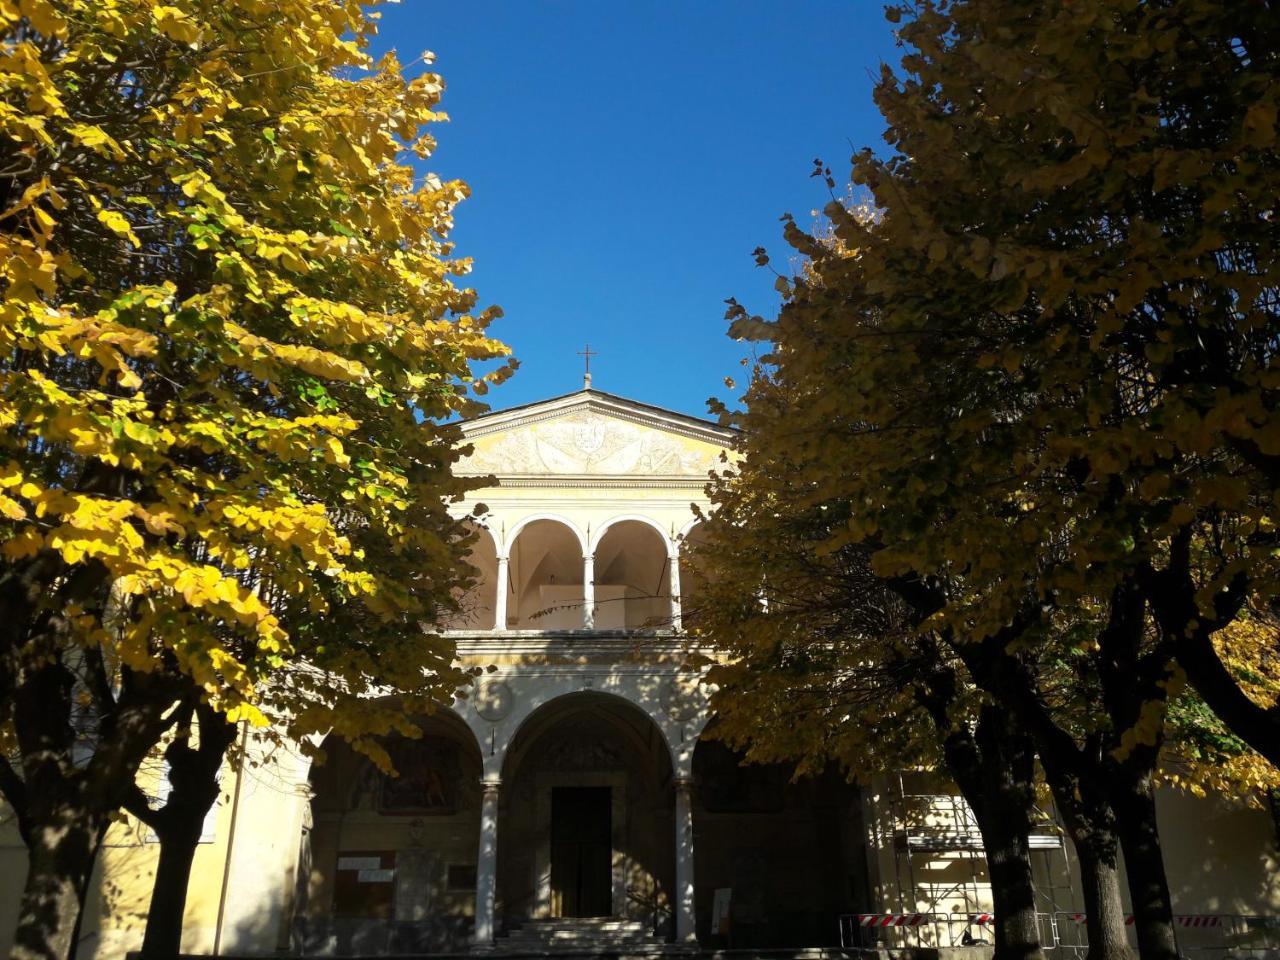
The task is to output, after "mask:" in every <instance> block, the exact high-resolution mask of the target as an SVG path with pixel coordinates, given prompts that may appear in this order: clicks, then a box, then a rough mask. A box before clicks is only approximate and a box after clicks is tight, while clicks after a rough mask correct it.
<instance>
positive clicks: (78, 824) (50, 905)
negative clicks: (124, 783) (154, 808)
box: [10, 802, 106, 960]
mask: <svg viewBox="0 0 1280 960" xmlns="http://www.w3.org/2000/svg"><path fill="white" fill-rule="evenodd" d="M29 816H30V822H31V827H32V830H31V841H32V842H31V845H30V846H29V847H28V848H27V852H28V860H27V864H28V865H27V882H26V885H25V887H24V888H23V891H22V900H21V902H20V904H19V907H18V924H17V927H16V929H15V930H14V935H13V953H12V954H11V955H10V956H11V958H12V960H70V958H73V957H74V955H75V947H76V943H75V934H76V929H77V927H78V921H79V918H80V912H81V910H83V909H84V898H85V894H86V892H87V891H88V887H89V877H90V874H91V873H92V871H93V862H94V858H95V855H96V852H97V846H98V839H99V837H100V835H101V831H102V829H103V828H104V827H105V825H106V824H105V821H104V820H103V819H102V818H101V817H97V816H95V815H94V814H93V813H92V811H90V810H88V809H86V808H84V807H83V806H81V805H79V804H74V803H68V802H63V803H59V804H57V805H55V806H54V807H53V809H52V810H50V811H47V812H46V811H38V812H37V811H29Z"/></svg>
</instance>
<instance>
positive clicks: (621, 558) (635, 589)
mask: <svg viewBox="0 0 1280 960" xmlns="http://www.w3.org/2000/svg"><path fill="white" fill-rule="evenodd" d="M669 563H670V561H669V559H668V556H667V542H666V538H664V537H663V536H662V534H660V533H659V532H658V531H657V530H656V529H654V528H653V527H652V526H650V525H649V524H648V523H645V522H643V521H640V520H619V521H617V522H615V523H613V524H610V526H609V528H608V529H607V530H605V532H604V536H603V537H601V538H600V542H599V543H598V544H597V545H596V552H595V627H596V629H598V630H640V629H645V628H649V629H655V628H659V627H669V626H670V625H671V569H670V566H669Z"/></svg>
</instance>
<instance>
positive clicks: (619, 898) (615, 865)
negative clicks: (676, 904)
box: [498, 691, 675, 938]
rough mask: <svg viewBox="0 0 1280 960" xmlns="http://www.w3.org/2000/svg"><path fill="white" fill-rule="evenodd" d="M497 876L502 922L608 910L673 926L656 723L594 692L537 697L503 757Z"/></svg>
mask: <svg viewBox="0 0 1280 960" xmlns="http://www.w3.org/2000/svg"><path fill="white" fill-rule="evenodd" d="M501 797H502V800H501V805H500V807H499V826H498V836H499V838H500V840H499V843H498V858H499V859H498V886H499V899H500V901H501V902H502V903H503V904H504V914H505V915H504V923H505V924H506V925H507V926H508V927H511V926H513V925H515V924H519V923H522V922H525V921H527V920H532V919H549V918H556V917H573V916H580V917H613V918H616V919H627V920H633V921H641V922H642V923H643V924H644V925H645V927H646V928H648V930H649V931H650V932H652V933H654V934H655V935H657V936H660V937H664V938H665V937H668V936H670V934H671V930H672V915H671V892H672V890H673V885H674V871H675V863H674V849H673V845H672V840H671V838H672V835H673V830H674V825H673V819H672V818H673V809H674V787H673V778H672V764H671V752H670V749H669V747H668V744H667V740H666V738H665V737H664V735H663V733H662V731H661V730H659V728H658V727H657V725H656V724H655V723H654V721H653V720H652V719H651V718H650V717H649V716H648V715H647V714H646V713H645V712H644V711H643V710H642V709H640V708H639V707H638V706H636V705H634V704H632V703H630V702H629V701H627V700H625V699H623V698H622V697H618V696H614V695H611V694H604V693H599V692H595V691H582V692H575V693H570V694H566V695H563V696H559V697H556V698H555V699H553V700H551V701H549V702H547V703H545V704H543V705H542V706H540V707H538V708H537V709H536V710H534V711H533V713H532V714H530V715H529V716H528V717H527V718H526V719H525V721H524V722H523V723H522V724H521V725H520V728H519V730H518V731H517V733H516V735H515V736H514V737H513V738H512V740H511V743H510V744H509V746H508V748H507V751H506V755H505V758H504V760H503V767H502V793H501Z"/></svg>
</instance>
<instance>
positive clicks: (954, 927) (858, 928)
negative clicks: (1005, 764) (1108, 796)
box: [840, 911, 1280, 960]
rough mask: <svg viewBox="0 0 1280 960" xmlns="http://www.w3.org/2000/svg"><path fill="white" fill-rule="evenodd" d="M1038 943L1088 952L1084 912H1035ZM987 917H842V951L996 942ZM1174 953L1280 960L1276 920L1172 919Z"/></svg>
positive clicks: (1204, 958) (1066, 952) (1066, 954)
mask: <svg viewBox="0 0 1280 960" xmlns="http://www.w3.org/2000/svg"><path fill="white" fill-rule="evenodd" d="M1036 920H1037V922H1038V925H1039V928H1040V943H1041V945H1042V947H1043V948H1044V950H1045V951H1046V952H1051V953H1052V954H1053V955H1054V956H1055V957H1060V958H1062V960H1075V958H1077V957H1078V958H1083V957H1084V956H1085V954H1086V953H1087V952H1088V949H1089V941H1088V936H1087V933H1086V924H1085V916H1084V914H1083V913H1070V912H1065V911H1062V912H1057V913H1037V914H1036ZM994 923H995V917H994V915H993V914H990V913H850V914H844V915H843V916H841V917H840V946H841V947H842V948H843V949H845V950H858V949H865V948H869V947H889V948H899V949H903V948H911V947H915V948H937V947H966V946H984V945H990V944H992V943H994V942H995V935H994V929H993V926H994ZM1173 925H1174V935H1175V937H1176V938H1177V944H1178V953H1179V954H1180V955H1181V956H1183V957H1186V958H1188V960H1217V958H1220V957H1247V958H1253V960H1280V917H1266V916H1250V915H1246V914H1235V913H1214V914H1178V915H1176V916H1174V918H1173ZM1125 928H1126V930H1127V932H1128V935H1129V941H1130V945H1131V946H1134V947H1136V946H1137V938H1136V937H1135V935H1134V925H1133V917H1132V916H1127V917H1126V918H1125Z"/></svg>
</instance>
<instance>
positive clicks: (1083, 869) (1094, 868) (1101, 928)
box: [1072, 836, 1134, 960]
mask: <svg viewBox="0 0 1280 960" xmlns="http://www.w3.org/2000/svg"><path fill="white" fill-rule="evenodd" d="M1100 840H1101V842H1099V841H1100ZM1072 842H1073V844H1074V845H1075V850H1076V859H1077V860H1078V861H1079V862H1080V885H1081V887H1082V888H1083V893H1084V911H1085V934H1086V936H1088V938H1089V952H1088V954H1086V960H1132V958H1133V955H1134V954H1133V950H1132V949H1131V948H1130V947H1129V938H1128V934H1127V933H1126V932H1125V918H1124V901H1123V899H1122V898H1121V896H1120V868H1119V863H1118V860H1119V857H1118V856H1117V854H1118V850H1117V849H1116V840H1115V837H1114V836H1112V837H1111V838H1110V842H1109V843H1108V842H1107V841H1106V840H1105V838H1099V837H1097V836H1094V837H1084V838H1081V839H1075V838H1074V837H1073V840H1072ZM1108 848H1109V849H1108Z"/></svg>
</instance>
